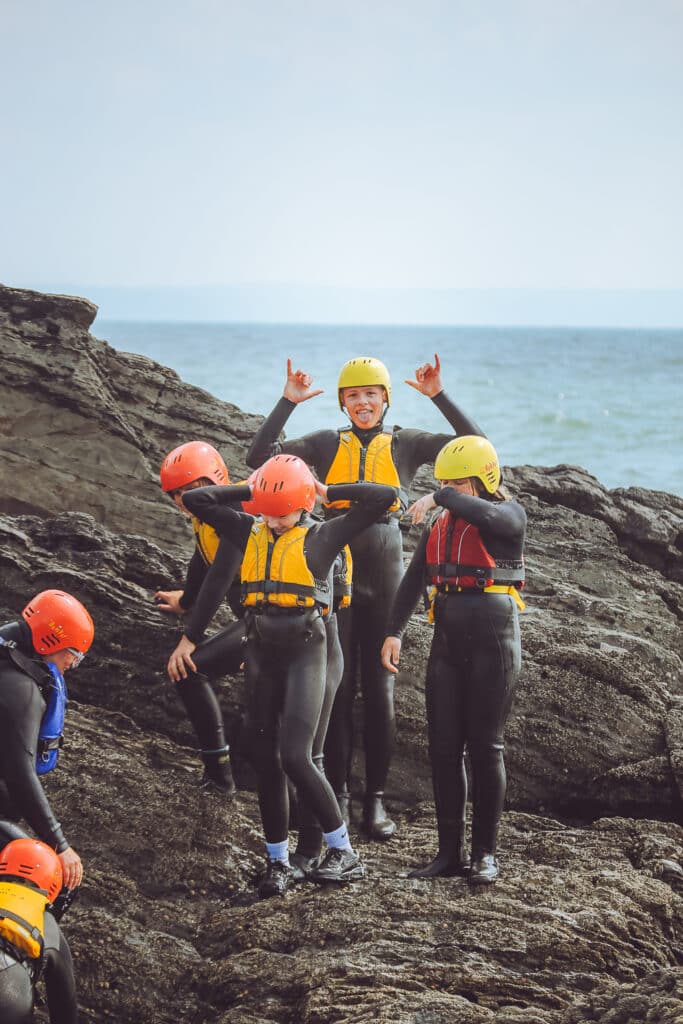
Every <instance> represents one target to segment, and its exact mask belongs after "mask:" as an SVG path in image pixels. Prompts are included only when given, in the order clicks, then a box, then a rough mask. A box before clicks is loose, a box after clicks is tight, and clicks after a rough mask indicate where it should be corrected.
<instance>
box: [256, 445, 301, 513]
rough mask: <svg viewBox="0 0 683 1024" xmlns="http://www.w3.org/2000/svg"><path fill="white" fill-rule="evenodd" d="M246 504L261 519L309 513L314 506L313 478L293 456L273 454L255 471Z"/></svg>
mask: <svg viewBox="0 0 683 1024" xmlns="http://www.w3.org/2000/svg"><path fill="white" fill-rule="evenodd" d="M249 504H250V505H252V506H253V508H254V510H255V511H256V512H258V513H260V514H261V515H264V516H286V515H287V514H288V513H289V512H295V511H296V510H297V509H300V508H303V509H306V511H307V512H310V511H311V509H312V508H313V506H314V505H315V478H314V476H313V474H312V473H311V471H310V469H309V468H308V466H307V465H306V463H305V462H304V461H303V460H302V459H300V458H298V457H297V456H296V455H274V456H273V457H272V459H268V461H267V462H264V464H263V465H262V466H261V468H260V469H259V470H258V472H257V474H256V480H255V481H254V497H253V499H252V501H251V502H250V503H249Z"/></svg>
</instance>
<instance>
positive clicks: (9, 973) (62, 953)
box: [0, 821, 78, 1024]
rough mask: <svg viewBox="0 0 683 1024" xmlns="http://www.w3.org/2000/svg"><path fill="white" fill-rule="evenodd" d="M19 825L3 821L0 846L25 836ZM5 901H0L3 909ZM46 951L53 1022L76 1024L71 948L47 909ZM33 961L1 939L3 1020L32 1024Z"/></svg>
mask: <svg viewBox="0 0 683 1024" xmlns="http://www.w3.org/2000/svg"><path fill="white" fill-rule="evenodd" d="M26 838H27V835H26V833H25V832H23V831H22V830H21V829H20V828H17V827H16V826H15V825H13V824H11V823H10V822H7V821H0V849H2V848H3V847H4V846H5V845H6V843H9V842H11V841H12V840H13V839H26ZM1 912H2V905H1V904H0V913H1ZM44 943H45V947H44V954H43V963H42V968H41V972H40V977H41V978H42V979H43V980H44V982H45V988H46V992H47V1005H48V1010H49V1013H50V1024H75V1022H76V1020H77V1018H78V1007H77V1003H76V984H75V981H74V972H73V962H72V959H71V950H70V949H69V944H68V943H67V941H66V939H65V938H64V935H63V934H62V931H61V929H60V927H59V925H58V924H57V922H56V921H55V919H54V917H53V916H52V914H51V913H50V912H49V911H46V913H45V931H44ZM35 974H36V972H35V969H34V967H33V963H32V961H31V960H30V959H28V958H27V957H26V956H25V955H24V954H22V952H21V951H20V950H17V949H15V948H14V947H13V946H12V944H11V943H10V942H8V941H7V940H6V939H0V1021H2V1024H30V1022H31V1021H32V1020H33V993H34V986H35Z"/></svg>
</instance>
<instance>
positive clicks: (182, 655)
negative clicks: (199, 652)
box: [167, 634, 197, 683]
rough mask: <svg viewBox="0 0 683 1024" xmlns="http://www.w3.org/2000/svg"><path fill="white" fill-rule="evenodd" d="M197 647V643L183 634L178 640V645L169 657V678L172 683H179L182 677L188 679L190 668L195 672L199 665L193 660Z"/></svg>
mask: <svg viewBox="0 0 683 1024" xmlns="http://www.w3.org/2000/svg"><path fill="white" fill-rule="evenodd" d="M196 649H197V645H196V644H193V643H192V641H191V640H188V639H187V637H186V636H185V634H183V636H181V638H180V640H179V642H178V646H177V647H176V649H175V650H174V652H173V654H172V655H171V657H170V658H169V659H168V666H167V671H168V678H169V679H170V680H171V682H172V683H179V682H180V680H181V679H187V670H188V668H190V669H192V671H193V672H196V671H197V666H196V665H195V663H194V662H193V660H192V654H193V653H194V652H195V651H196Z"/></svg>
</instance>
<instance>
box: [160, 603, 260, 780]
mask: <svg viewBox="0 0 683 1024" xmlns="http://www.w3.org/2000/svg"><path fill="white" fill-rule="evenodd" d="M244 630H245V626H244V623H243V622H241V621H238V622H231V623H230V625H229V626H227V627H226V628H225V629H222V630H220V631H219V632H218V633H216V634H215V635H214V636H212V637H209V639H208V640H204V641H203V642H202V643H200V644H198V645H197V649H196V651H195V652H194V654H193V656H192V660H193V661H194V663H195V665H196V666H197V672H196V673H195V672H189V673H188V677H187V679H183V680H181V681H180V682H179V683H178V684H177V687H178V696H179V697H180V699H181V701H182V702H183V705H184V707H185V710H186V712H187V716H188V718H189V719H190V722H191V723H192V725H193V727H194V731H195V733H196V734H197V739H198V741H199V746H200V750H201V753H202V760H203V761H204V765H205V768H206V773H207V775H208V777H209V778H210V779H211V780H213V782H215V783H216V784H217V785H218V786H219V787H220V788H222V789H225V790H226V792H232V791H233V789H234V783H233V780H232V772H231V770H230V763H229V761H228V745H227V743H226V739H225V728H224V724H223V713H222V711H221V708H220V705H219V703H218V700H217V698H216V695H215V693H214V691H213V689H212V687H211V685H210V684H209V682H208V681H207V680H206V679H205V678H203V675H200V674H199V673H205V674H206V675H210V676H220V675H228V674H229V675H234V674H235V673H236V672H238V671H239V668H240V665H241V664H242V661H243V660H244V643H243V636H244Z"/></svg>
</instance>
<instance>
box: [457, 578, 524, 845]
mask: <svg viewBox="0 0 683 1024" xmlns="http://www.w3.org/2000/svg"><path fill="white" fill-rule="evenodd" d="M470 624H471V637H472V639H471V651H472V654H471V673H470V680H469V687H468V690H467V696H466V717H467V744H468V749H469V754H470V764H471V767H472V786H473V792H472V851H473V854H474V855H475V856H476V855H477V854H480V853H495V850H496V838H497V832H498V822H499V821H500V816H501V814H502V812H503V805H504V802H505V790H506V774H505V760H504V757H503V750H504V747H503V731H504V728H505V723H506V721H507V718H508V715H509V713H510V709H511V707H512V701H513V697H514V693H515V689H516V686H517V682H518V679H519V674H520V667H521V646H520V632H519V619H518V615H517V608H516V606H515V603H514V601H513V599H512V598H511V597H509V596H508V595H507V594H500V595H498V594H495V595H494V594H490V595H482V597H481V598H480V599H479V600H476V599H475V602H474V608H473V615H472V618H471V623H470Z"/></svg>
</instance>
